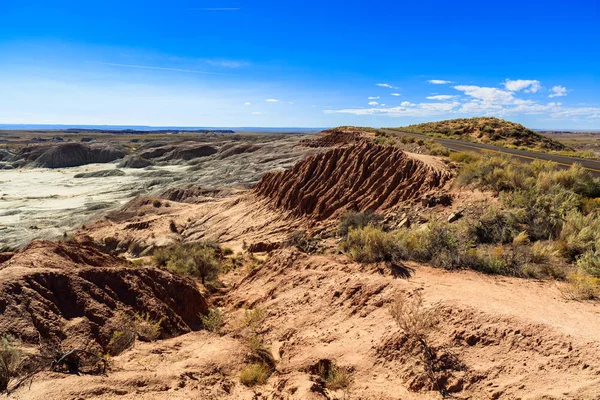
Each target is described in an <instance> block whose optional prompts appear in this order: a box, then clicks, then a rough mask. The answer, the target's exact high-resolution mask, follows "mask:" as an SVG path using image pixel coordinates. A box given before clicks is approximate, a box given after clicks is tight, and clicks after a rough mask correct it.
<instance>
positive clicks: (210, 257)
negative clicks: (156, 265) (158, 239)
mask: <svg viewBox="0 0 600 400" xmlns="http://www.w3.org/2000/svg"><path fill="white" fill-rule="evenodd" d="M167 251H168V255H167V256H166V255H164V254H161V253H159V255H157V256H156V258H157V259H158V261H163V260H164V258H165V257H167V263H166V267H167V269H168V270H170V271H173V272H176V273H179V274H183V275H190V276H193V277H196V278H200V279H201V280H202V284H205V283H206V280H207V279H208V280H213V279H215V278H216V277H217V276H218V274H219V270H220V261H219V259H218V258H217V252H216V250H215V248H214V246H211V245H208V244H206V243H192V244H178V245H176V246H174V247H172V248H170V249H168V250H167ZM155 254H156V252H155Z"/></svg>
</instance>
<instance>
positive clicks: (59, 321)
mask: <svg viewBox="0 0 600 400" xmlns="http://www.w3.org/2000/svg"><path fill="white" fill-rule="evenodd" d="M207 310H208V305H207V303H206V301H205V299H204V298H203V296H202V294H201V293H200V292H199V291H198V289H197V287H196V285H195V283H194V282H193V281H191V280H189V279H186V278H182V277H178V276H174V275H173V274H171V273H169V272H167V271H163V270H159V269H156V268H149V267H136V266H134V265H133V264H131V263H129V262H127V261H125V260H123V259H121V258H117V257H113V256H110V255H107V254H104V253H102V252H100V251H98V250H96V249H94V248H92V247H88V246H84V245H81V244H75V243H67V242H48V241H40V240H38V241H33V242H32V243H31V244H29V245H28V246H27V247H25V248H24V249H22V250H21V251H19V252H17V253H16V254H14V255H12V256H11V257H10V258H7V259H6V261H4V262H2V263H0V335H7V334H10V335H13V336H15V337H18V338H19V339H21V340H22V341H23V342H25V343H35V344H37V343H38V342H39V339H40V338H41V339H42V340H52V341H59V342H64V341H67V342H68V343H70V344H71V345H80V346H83V345H86V346H88V345H91V346H92V347H98V346H99V347H100V348H102V347H103V346H105V345H106V344H107V343H108V341H109V340H110V336H111V335H112V332H111V331H110V330H109V328H108V327H109V325H110V324H109V322H110V320H111V319H112V318H113V317H114V316H115V315H116V313H117V312H119V311H123V312H125V313H130V314H133V313H139V314H143V313H149V315H150V316H151V317H152V318H155V319H157V320H158V319H161V318H162V319H163V320H162V323H161V327H162V330H163V333H164V335H165V336H173V335H176V334H180V333H183V332H188V331H190V330H197V329H200V327H201V316H202V315H203V314H205V313H206V312H207Z"/></svg>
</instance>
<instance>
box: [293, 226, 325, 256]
mask: <svg viewBox="0 0 600 400" xmlns="http://www.w3.org/2000/svg"><path fill="white" fill-rule="evenodd" d="M318 243H319V240H318V239H317V238H315V237H309V236H308V234H307V233H306V232H304V231H294V232H292V234H291V235H290V236H289V237H288V239H287V240H286V243H285V244H286V245H287V246H295V247H297V248H298V250H300V251H302V252H303V253H308V254H312V253H315V252H316V251H317V248H318Z"/></svg>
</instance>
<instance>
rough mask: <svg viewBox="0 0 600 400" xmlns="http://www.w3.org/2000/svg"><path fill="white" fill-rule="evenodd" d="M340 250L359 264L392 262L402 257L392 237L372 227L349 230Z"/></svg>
mask: <svg viewBox="0 0 600 400" xmlns="http://www.w3.org/2000/svg"><path fill="white" fill-rule="evenodd" d="M342 248H343V250H344V252H346V253H347V254H348V256H349V257H350V258H352V259H353V260H355V261H358V262H361V263H376V262H382V261H393V260H396V259H400V258H402V257H401V256H403V254H401V249H400V248H399V247H398V246H397V244H396V238H395V237H394V235H393V234H391V233H387V232H383V231H382V230H381V229H379V228H376V227H373V226H365V227H363V228H357V229H354V228H350V231H349V232H348V237H347V238H346V240H345V241H344V242H343V243H342Z"/></svg>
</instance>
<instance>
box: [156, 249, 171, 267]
mask: <svg viewBox="0 0 600 400" xmlns="http://www.w3.org/2000/svg"><path fill="white" fill-rule="evenodd" d="M170 257H171V250H170V249H168V248H166V247H159V248H157V249H155V250H154V252H153V253H152V262H153V263H154V265H156V266H157V267H166V266H167V263H168V262H169V258H170Z"/></svg>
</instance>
